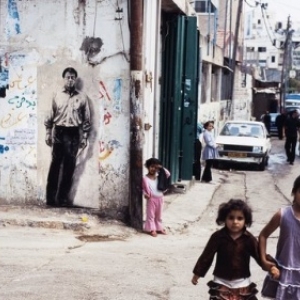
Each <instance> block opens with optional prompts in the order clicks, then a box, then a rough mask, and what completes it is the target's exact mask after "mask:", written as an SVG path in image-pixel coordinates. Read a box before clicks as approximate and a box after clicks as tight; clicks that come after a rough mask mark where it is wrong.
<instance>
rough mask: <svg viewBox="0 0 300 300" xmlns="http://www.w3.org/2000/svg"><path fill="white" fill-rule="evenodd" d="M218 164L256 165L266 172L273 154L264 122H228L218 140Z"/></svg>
mask: <svg viewBox="0 0 300 300" xmlns="http://www.w3.org/2000/svg"><path fill="white" fill-rule="evenodd" d="M216 143H217V145H218V151H219V155H220V156H219V158H218V159H217V160H216V163H217V164H218V163H220V162H231V163H246V164H256V165H257V166H258V167H259V169H260V170H261V171H264V170H265V167H266V166H267V164H268V160H269V155H270V152H271V147H272V146H271V139H270V134H269V133H268V131H267V129H266V126H265V124H264V123H263V122H257V121H227V122H226V123H225V125H224V126H223V128H222V130H221V131H220V134H219V135H218V136H217V138H216Z"/></svg>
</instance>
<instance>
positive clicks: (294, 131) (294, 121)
mask: <svg viewBox="0 0 300 300" xmlns="http://www.w3.org/2000/svg"><path fill="white" fill-rule="evenodd" d="M299 128H300V121H299V114H298V111H297V110H296V109H295V110H293V111H292V112H291V113H290V116H288V118H287V119H286V121H285V124H284V130H285V139H286V140H285V152H286V156H287V162H289V163H290V165H293V164H294V160H295V152H296V144H297V137H298V129H299Z"/></svg>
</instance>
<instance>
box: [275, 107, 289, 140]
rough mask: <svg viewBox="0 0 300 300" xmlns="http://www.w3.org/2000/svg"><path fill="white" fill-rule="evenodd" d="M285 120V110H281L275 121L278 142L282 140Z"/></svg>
mask: <svg viewBox="0 0 300 300" xmlns="http://www.w3.org/2000/svg"><path fill="white" fill-rule="evenodd" d="M285 120H286V113H285V110H284V109H282V110H281V112H280V114H279V115H278V116H277V117H276V119H275V125H276V127H277V133H278V138H279V139H280V140H282V139H283V125H284V123H285Z"/></svg>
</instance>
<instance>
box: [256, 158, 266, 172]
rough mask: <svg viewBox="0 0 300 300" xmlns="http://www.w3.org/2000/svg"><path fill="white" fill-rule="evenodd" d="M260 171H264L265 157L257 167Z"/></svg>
mask: <svg viewBox="0 0 300 300" xmlns="http://www.w3.org/2000/svg"><path fill="white" fill-rule="evenodd" d="M258 168H259V170H260V171H264V170H265V169H266V157H264V158H263V159H262V161H261V163H260V164H259V165H258Z"/></svg>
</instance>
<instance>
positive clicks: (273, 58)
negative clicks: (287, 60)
mask: <svg viewBox="0 0 300 300" xmlns="http://www.w3.org/2000/svg"><path fill="white" fill-rule="evenodd" d="M275 61H276V59H275V56H274V55H272V56H271V62H272V63H274V62H275Z"/></svg>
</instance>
